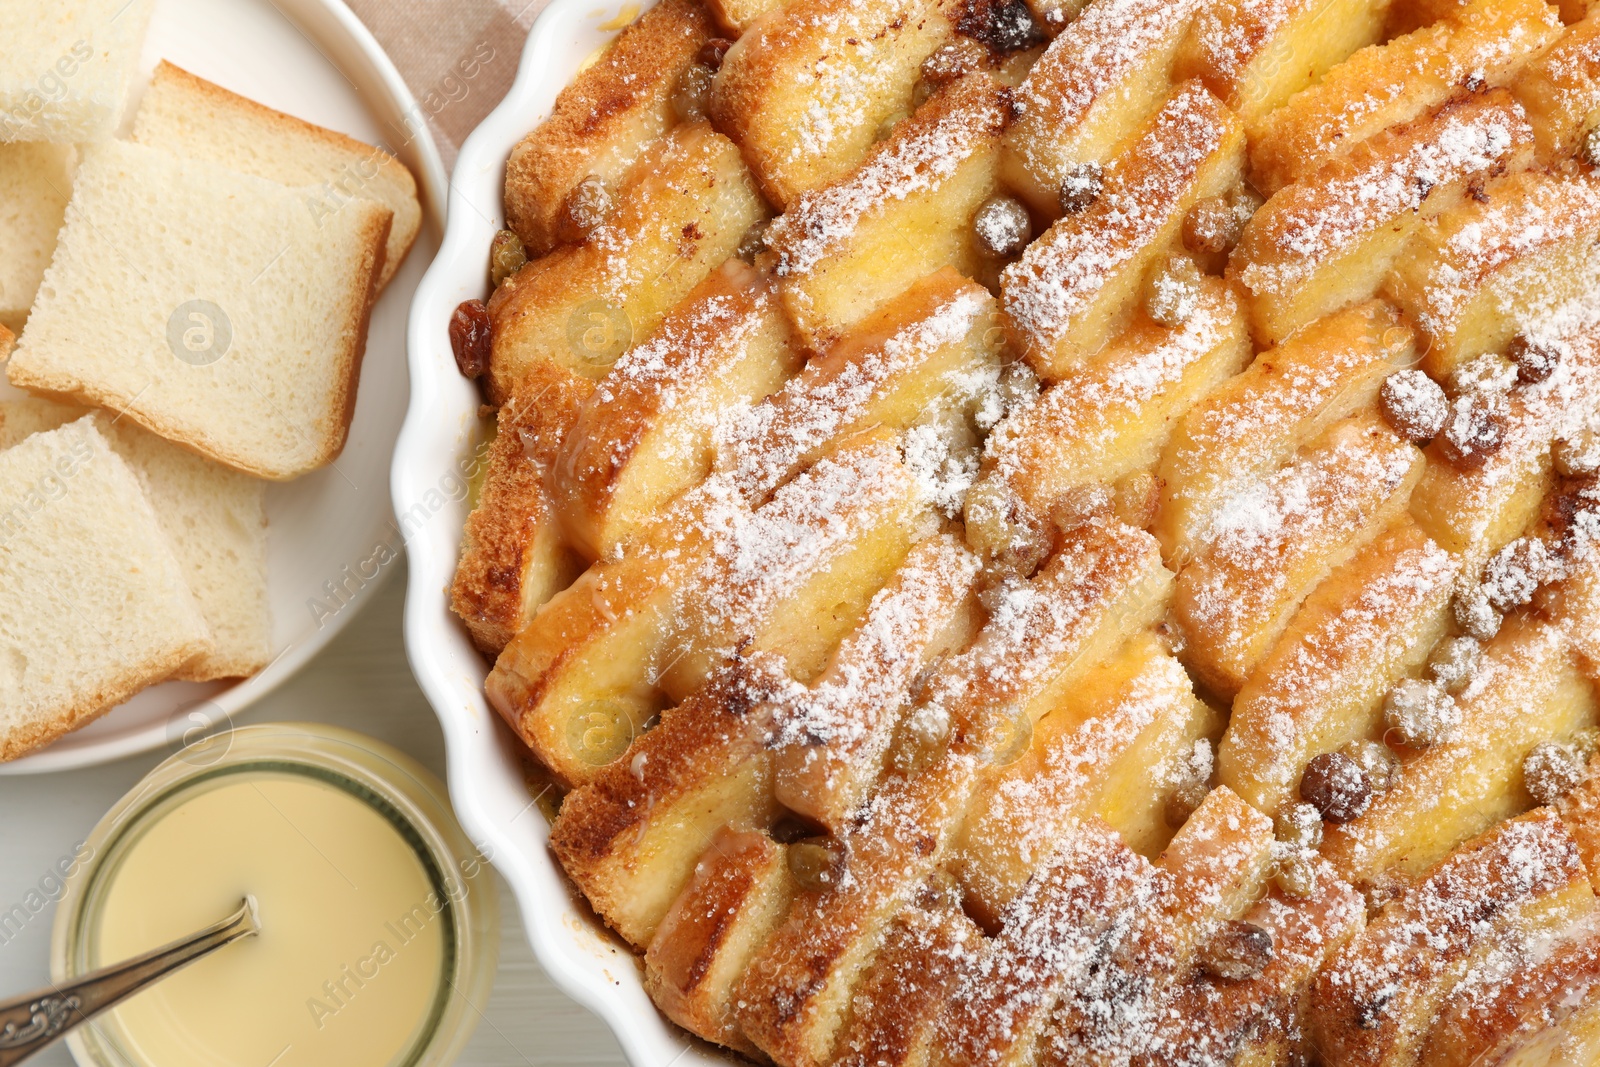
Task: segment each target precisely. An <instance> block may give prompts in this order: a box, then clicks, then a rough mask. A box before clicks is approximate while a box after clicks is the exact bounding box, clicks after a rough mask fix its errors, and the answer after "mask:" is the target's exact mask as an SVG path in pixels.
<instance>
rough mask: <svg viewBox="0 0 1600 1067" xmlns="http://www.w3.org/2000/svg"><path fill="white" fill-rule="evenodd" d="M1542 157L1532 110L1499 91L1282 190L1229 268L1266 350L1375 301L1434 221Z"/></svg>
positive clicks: (1457, 103)
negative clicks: (1476, 188)
mask: <svg viewBox="0 0 1600 1067" xmlns="http://www.w3.org/2000/svg"><path fill="white" fill-rule="evenodd" d="M1532 153H1533V131H1532V129H1531V128H1529V126H1528V122H1527V119H1526V118H1525V117H1524V116H1523V114H1522V109H1521V108H1520V107H1518V106H1517V105H1516V103H1515V102H1514V101H1513V100H1512V99H1511V95H1510V94H1509V93H1507V92H1506V91H1505V90H1504V89H1495V90H1490V91H1489V92H1486V93H1479V94H1477V95H1474V96H1467V97H1462V98H1460V99H1457V100H1454V101H1452V102H1450V103H1448V104H1446V105H1445V106H1444V107H1443V108H1441V109H1440V110H1439V111H1437V112H1436V113H1434V114H1432V115H1428V116H1425V117H1423V118H1421V119H1418V120H1417V121H1415V122H1413V123H1411V124H1409V125H1406V126H1400V127H1396V128H1394V129H1390V130H1385V131H1384V132H1383V133H1380V134H1378V135H1376V136H1374V137H1372V138H1371V139H1369V140H1368V141H1366V142H1365V143H1364V144H1363V145H1362V147H1361V149H1360V151H1358V152H1355V153H1353V154H1351V155H1350V156H1348V157H1337V158H1334V159H1331V160H1329V161H1328V162H1327V163H1325V164H1323V165H1322V166H1321V167H1318V168H1317V169H1316V170H1314V171H1311V172H1309V173H1308V174H1306V176H1305V177H1304V179H1303V180H1301V181H1300V182H1298V183H1296V184H1294V185H1291V186H1288V187H1286V188H1284V189H1281V190H1279V191H1278V192H1277V193H1276V194H1275V195H1274V196H1273V197H1272V199H1270V200H1268V201H1267V203H1266V205H1265V206H1264V207H1262V209H1261V210H1260V211H1258V212H1256V214H1255V217H1254V218H1252V219H1251V220H1250V221H1249V223H1247V224H1246V225H1245V228H1244V234H1243V235H1242V236H1241V238H1240V240H1239V247H1238V248H1237V249H1236V250H1235V251H1234V253H1233V256H1232V258H1231V259H1230V261H1229V265H1228V273H1229V276H1230V277H1234V278H1236V279H1238V280H1239V281H1240V282H1241V283H1243V285H1244V286H1245V288H1246V289H1248V290H1250V293H1251V295H1252V296H1253V297H1254V318H1255V328H1256V340H1257V341H1258V342H1259V343H1260V344H1262V345H1274V344H1278V343H1280V342H1282V341H1283V339H1284V338H1286V337H1288V336H1289V335H1290V334H1291V333H1293V332H1294V331H1295V330H1298V329H1299V328H1300V327H1302V326H1304V325H1305V324H1306V323H1308V322H1311V321H1313V320H1314V319H1318V318H1321V317H1322V316H1324V315H1327V314H1329V313H1330V312H1333V311H1337V310H1339V309H1340V308H1342V307H1346V306H1348V305H1350V304H1353V303H1355V302H1357V301H1360V300H1366V299H1369V298H1370V297H1372V296H1375V295H1376V294H1377V293H1378V291H1379V289H1380V288H1381V287H1382V286H1383V284H1384V280H1385V277H1386V276H1387V275H1388V274H1389V271H1390V268H1392V267H1393V266H1394V265H1395V262H1396V260H1397V259H1399V258H1400V255H1401V253H1402V251H1404V250H1405V248H1406V242H1407V240H1408V238H1409V237H1410V236H1411V235H1412V234H1413V233H1415V232H1416V231H1417V230H1418V229H1419V228H1420V227H1421V226H1422V224H1423V222H1424V221H1425V219H1426V218H1427V216H1428V215H1437V214H1439V213H1441V212H1442V211H1444V210H1446V209H1448V208H1450V207H1451V206H1453V205H1454V204H1455V203H1457V202H1459V201H1460V199H1461V198H1462V196H1463V195H1464V193H1465V192H1466V190H1467V189H1468V187H1469V186H1473V185H1482V184H1483V183H1484V182H1486V181H1488V180H1490V179H1492V178H1495V177H1497V176H1499V175H1501V174H1504V173H1505V172H1506V171H1508V170H1513V169H1516V168H1518V167H1519V166H1522V165H1526V163H1527V162H1528V160H1529V159H1531V157H1532Z"/></svg>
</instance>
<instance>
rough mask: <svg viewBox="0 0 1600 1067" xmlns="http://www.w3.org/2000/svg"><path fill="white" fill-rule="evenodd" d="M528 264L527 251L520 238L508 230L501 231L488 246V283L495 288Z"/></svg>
mask: <svg viewBox="0 0 1600 1067" xmlns="http://www.w3.org/2000/svg"><path fill="white" fill-rule="evenodd" d="M527 262H528V250H527V249H526V248H524V247H522V238H520V237H518V236H517V235H516V234H514V233H512V232H511V231H510V230H501V231H500V232H499V233H497V234H495V235H494V240H493V241H492V242H490V244H489V282H490V283H491V284H492V285H493V286H494V287H495V288H496V289H498V288H500V283H501V282H503V281H505V280H506V279H507V278H509V277H511V276H512V275H513V274H515V273H517V271H519V270H521V269H522V268H523V265H524V264H526V263H527Z"/></svg>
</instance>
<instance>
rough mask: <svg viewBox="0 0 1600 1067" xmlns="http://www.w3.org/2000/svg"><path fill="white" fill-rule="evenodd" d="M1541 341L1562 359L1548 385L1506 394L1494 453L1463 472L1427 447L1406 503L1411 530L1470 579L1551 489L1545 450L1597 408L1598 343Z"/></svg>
mask: <svg viewBox="0 0 1600 1067" xmlns="http://www.w3.org/2000/svg"><path fill="white" fill-rule="evenodd" d="M1580 321H1581V320H1580ZM1543 336H1544V337H1545V339H1546V340H1549V341H1551V342H1553V343H1556V344H1559V345H1560V346H1561V348H1562V349H1563V351H1564V352H1565V353H1566V358H1565V359H1564V360H1563V361H1562V366H1561V367H1560V368H1559V369H1558V370H1557V371H1556V373H1555V374H1553V375H1552V376H1551V377H1550V378H1548V379H1546V380H1545V381H1543V382H1541V383H1538V384H1537V385H1525V386H1522V387H1521V388H1518V389H1516V390H1514V391H1513V392H1512V394H1511V397H1510V399H1509V401H1508V402H1507V403H1506V409H1505V419H1504V424H1503V425H1504V431H1503V435H1502V440H1501V444H1500V447H1499V448H1498V449H1496V450H1495V451H1494V453H1493V454H1492V455H1488V456H1485V457H1482V463H1481V464H1479V465H1472V464H1465V465H1462V464H1456V463H1452V462H1451V461H1450V459H1449V458H1448V457H1447V456H1446V455H1445V454H1444V453H1443V451H1442V447H1441V445H1440V444H1439V443H1435V444H1433V445H1431V446H1430V447H1429V449H1428V470H1427V473H1426V474H1425V475H1423V478H1422V481H1421V482H1420V483H1418V485H1417V491H1416V493H1415V494H1413V496H1412V499H1411V513H1412V516H1413V517H1414V518H1415V519H1416V521H1417V525H1418V526H1420V527H1422V529H1423V531H1424V532H1426V533H1427V534H1428V536H1429V537H1432V538H1433V539H1434V540H1435V541H1437V542H1438V543H1439V544H1440V545H1441V546H1442V547H1444V548H1446V549H1448V550H1449V551H1451V552H1455V553H1457V554H1459V555H1461V556H1462V557H1464V559H1465V560H1466V568H1467V570H1468V571H1469V572H1473V571H1475V570H1476V569H1477V568H1478V567H1479V566H1480V565H1481V564H1482V563H1483V562H1484V561H1485V560H1487V559H1488V558H1489V557H1490V556H1491V555H1493V554H1494V553H1495V552H1496V551H1498V550H1499V549H1500V548H1501V547H1502V546H1503V545H1505V544H1506V543H1507V542H1509V541H1511V540H1512V539H1513V538H1515V537H1517V536H1519V535H1521V534H1522V533H1523V532H1524V531H1525V530H1527V529H1528V528H1529V527H1530V526H1531V525H1532V524H1533V523H1534V522H1535V520H1536V519H1537V518H1538V516H1539V512H1540V508H1541V506H1542V504H1543V501H1544V500H1545V498H1546V495H1547V494H1548V493H1549V492H1550V490H1551V488H1552V486H1553V472H1552V465H1551V459H1550V445H1551V442H1552V441H1554V440H1555V439H1556V438H1557V437H1559V436H1561V435H1562V434H1563V433H1570V432H1573V431H1574V430H1576V429H1578V428H1581V426H1582V425H1583V423H1584V422H1585V421H1586V420H1587V418H1588V417H1589V413H1590V412H1593V411H1594V410H1596V405H1597V404H1600V337H1596V336H1594V335H1593V334H1592V332H1591V331H1590V330H1589V329H1587V328H1584V327H1578V328H1575V329H1562V330H1557V331H1555V332H1553V333H1550V334H1545V335H1543Z"/></svg>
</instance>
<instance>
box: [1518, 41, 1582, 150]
mask: <svg viewBox="0 0 1600 1067" xmlns="http://www.w3.org/2000/svg"><path fill="white" fill-rule="evenodd" d="M1596 15H1600V9H1597V12H1596ZM1596 15H1590V16H1588V17H1586V18H1585V19H1584V20H1583V21H1582V22H1579V23H1578V24H1577V25H1575V26H1573V27H1571V28H1570V29H1568V30H1567V32H1566V33H1565V34H1563V35H1562V37H1561V39H1560V40H1559V41H1557V42H1556V43H1555V45H1554V46H1552V47H1551V48H1550V49H1549V50H1548V51H1547V52H1545V53H1544V55H1542V56H1540V57H1539V58H1537V59H1535V60H1534V61H1533V62H1531V63H1529V64H1528V65H1527V67H1526V68H1524V69H1523V71H1522V73H1521V75H1520V76H1519V77H1518V78H1517V80H1516V81H1515V82H1513V83H1512V86H1511V91H1512V92H1513V93H1515V94H1516V96H1517V99H1518V101H1520V102H1521V104H1522V106H1523V107H1524V108H1526V109H1527V112H1528V121H1529V122H1531V123H1532V124H1533V135H1534V137H1535V139H1536V140H1537V141H1538V144H1539V156H1540V161H1541V162H1543V163H1546V164H1554V163H1558V162H1560V161H1562V160H1563V159H1568V158H1571V156H1572V155H1573V154H1574V153H1576V151H1577V149H1578V147H1579V143H1580V142H1581V141H1582V140H1583V138H1584V137H1585V136H1586V135H1587V134H1588V133H1589V131H1590V130H1592V129H1593V128H1594V126H1595V112H1596V111H1597V110H1600V17H1596Z"/></svg>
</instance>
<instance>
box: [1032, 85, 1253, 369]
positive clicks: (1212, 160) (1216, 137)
mask: <svg viewBox="0 0 1600 1067" xmlns="http://www.w3.org/2000/svg"><path fill="white" fill-rule="evenodd" d="M1243 164H1244V130H1243V128H1242V127H1240V125H1239V123H1238V121H1237V120H1236V119H1235V118H1234V117H1233V115H1232V114H1231V113H1229V112H1228V110H1227V109H1226V108H1225V107H1223V106H1222V104H1221V103H1219V102H1218V101H1217V98H1216V97H1214V96H1212V95H1211V94H1210V93H1209V92H1207V91H1206V89H1205V88H1204V86H1202V85H1200V83H1199V82H1189V83H1187V84H1185V85H1183V86H1180V87H1179V88H1178V89H1177V91H1176V92H1174V93H1173V94H1172V95H1171V96H1170V97H1169V98H1168V99H1167V101H1166V103H1165V104H1164V105H1163V106H1162V108H1161V110H1160V111H1159V112H1157V113H1156V115H1155V117H1154V118H1153V119H1152V120H1151V121H1150V122H1149V123H1148V124H1147V125H1146V126H1145V127H1144V129H1143V130H1142V131H1141V132H1140V133H1139V134H1138V140H1137V141H1136V142H1135V143H1134V144H1133V145H1132V147H1130V148H1129V149H1128V150H1127V151H1126V152H1125V153H1123V154H1122V155H1121V156H1120V157H1119V158H1118V159H1117V160H1116V162H1115V163H1113V164H1112V166H1111V168H1110V170H1109V171H1108V173H1107V174H1106V177H1105V185H1104V189H1103V191H1102V192H1101V193H1100V195H1099V196H1098V197H1097V198H1096V199H1095V201H1094V202H1093V203H1092V204H1090V205H1089V206H1088V207H1087V208H1085V209H1084V210H1083V211H1081V212H1079V213H1077V214H1074V215H1067V216H1065V217H1063V218H1062V219H1061V220H1059V221H1058V222H1057V223H1056V224H1055V225H1054V226H1052V227H1050V229H1049V231H1047V232H1046V233H1045V234H1044V236H1043V237H1040V238H1039V239H1038V240H1037V241H1035V242H1034V243H1033V244H1032V245H1031V246H1030V247H1029V248H1028V250H1027V252H1026V253H1024V254H1023V257H1022V259H1021V260H1020V261H1018V262H1017V263H1013V264H1012V265H1011V266H1009V267H1007V268H1006V269H1005V271H1004V273H1003V274H1002V276H1001V278H1002V281H1001V300H1002V302H1003V303H1004V305H1005V312H1006V330H1007V333H1008V334H1009V336H1010V340H1011V346H1012V347H1013V348H1014V349H1016V350H1017V351H1018V352H1020V353H1022V354H1023V355H1025V356H1026V357H1027V359H1028V361H1029V362H1030V363H1031V364H1033V366H1034V369H1036V370H1037V371H1038V372H1039V373H1040V375H1041V376H1043V377H1044V378H1046V379H1051V380H1053V379H1055V378H1059V377H1061V376H1062V375H1063V374H1065V373H1066V371H1067V370H1068V369H1069V368H1070V367H1072V366H1074V365H1076V364H1077V363H1080V362H1082V361H1083V360H1084V359H1086V358H1087V357H1089V356H1092V355H1094V354H1095V353H1096V352H1098V351H1100V349H1102V348H1104V347H1105V346H1106V344H1107V343H1108V342H1109V341H1110V340H1111V339H1112V338H1113V337H1114V336H1116V335H1117V334H1118V333H1120V332H1121V330H1122V329H1123V327H1124V326H1125V325H1126V323H1127V321H1128V318H1129V315H1130V314H1131V313H1132V311H1133V308H1134V305H1135V304H1136V303H1137V302H1138V300H1139V299H1140V297H1141V296H1142V295H1143V288H1144V281H1145V275H1146V273H1147V272H1148V270H1149V268H1150V267H1151V265H1152V264H1153V263H1154V262H1155V260H1156V258H1157V257H1158V256H1159V255H1161V254H1162V253H1164V252H1165V251H1166V250H1167V249H1168V247H1169V246H1171V245H1172V244H1173V243H1174V241H1175V240H1176V239H1177V237H1178V233H1179V231H1180V229H1181V228H1182V226H1183V219H1184V216H1185V215H1186V214H1188V211H1189V209H1190V208H1191V207H1192V206H1193V205H1194V204H1195V202H1196V201H1198V200H1200V199H1202V198H1204V197H1207V196H1214V195H1219V194H1221V193H1225V192H1227V191H1228V190H1229V189H1231V188H1233V187H1234V186H1235V185H1237V184H1238V182H1239V180H1240V174H1241V172H1242V170H1243Z"/></svg>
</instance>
